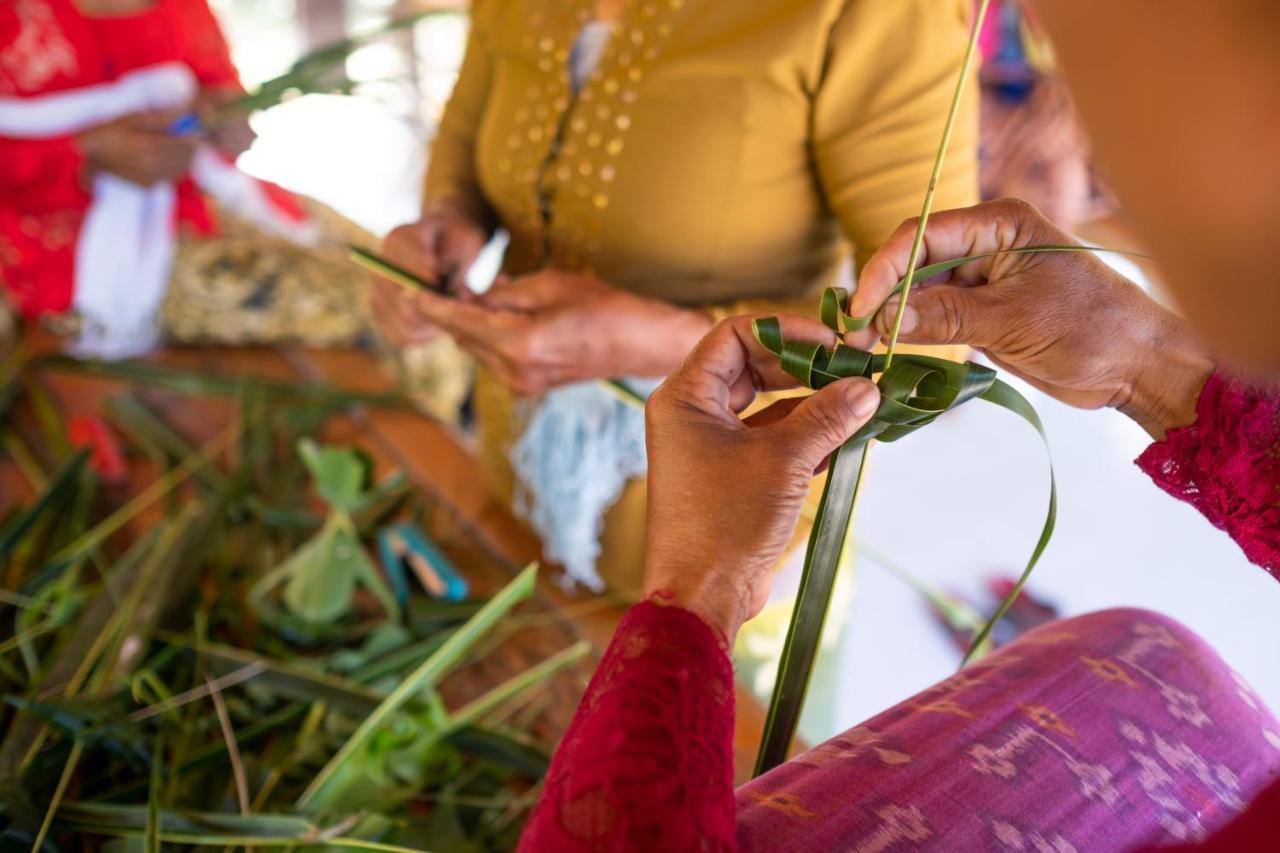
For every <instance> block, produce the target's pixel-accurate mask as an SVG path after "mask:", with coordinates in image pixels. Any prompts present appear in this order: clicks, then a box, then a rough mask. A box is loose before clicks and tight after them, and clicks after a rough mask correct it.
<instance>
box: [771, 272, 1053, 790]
mask: <svg viewBox="0 0 1280 853" xmlns="http://www.w3.org/2000/svg"><path fill="white" fill-rule="evenodd" d="M963 262H964V261H963V260H962V261H961V263H963ZM927 272H928V271H927V269H926V270H921V271H920V273H921V274H927ZM935 274H936V273H935ZM823 304H824V306H827V305H831V306H834V308H835V310H834V311H824V312H823V313H824V322H826V324H827V325H828V326H829V327H830V328H831V329H832V330H833V331H835V332H836V333H837V334H840V333H842V332H844V331H847V330H848V329H847V328H846V327H843V326H842V323H841V321H840V318H841V317H844V316H848V315H847V314H846V313H845V308H846V306H847V304H848V293H847V292H845V291H843V290H838V289H834V288H833V289H830V290H828V291H827V292H826V293H824V294H823ZM753 328H754V331H755V335H756V338H757V339H758V340H759V341H760V343H761V344H762V345H763V346H764V347H765V348H766V349H768V350H769V351H770V352H772V353H773V354H774V355H776V356H777V357H778V359H779V361H780V363H781V365H782V367H783V369H784V370H786V371H787V372H788V373H789V374H791V375H792V376H794V377H795V378H796V379H798V380H799V381H800V382H801V384H803V385H804V386H805V387H808V388H813V389H815V390H816V389H819V388H822V387H824V386H826V385H829V384H830V383H832V382H835V381H836V380H838V379H846V378H851V377H862V378H865V379H874V378H876V377H877V376H878V377H879V379H878V381H877V384H878V386H879V388H880V395H881V399H880V406H879V408H878V409H877V410H876V413H875V415H874V416H873V417H872V418H871V420H870V421H868V422H867V423H866V424H865V425H864V426H863V427H862V428H861V429H860V430H858V432H857V433H856V434H855V435H853V436H852V437H851V438H850V439H849V440H848V441H847V442H845V444H844V445H843V446H841V447H840V448H839V450H837V451H836V453H835V455H834V456H833V457H832V460H831V469H830V473H829V474H828V476H827V482H826V486H825V487H824V489H823V493H822V499H821V501H820V502H819V504H818V511H817V514H816V516H815V518H814V527H813V533H812V535H811V536H810V539H809V546H808V550H807V552H806V554H805V566H804V572H803V574H802V577H801V581H800V589H799V592H798V594H797V600H796V608H795V612H794V613H793V614H792V619H791V626H790V629H789V631H788V633H787V639H786V642H785V644H784V646H783V650H782V658H781V664H780V666H779V670H778V680H777V687H776V688H775V691H774V694H773V699H772V702H771V703H770V706H769V713H768V716H767V717H766V720H765V733H764V737H763V739H762V742H761V751H760V757H759V759H758V761H757V768H756V769H757V772H758V773H759V772H764V771H765V770H768V769H769V768H771V767H773V766H776V765H777V764H778V763H779V762H781V761H782V760H784V759H785V758H786V752H787V749H788V747H789V746H790V743H791V739H792V737H793V735H794V733H795V728H796V725H797V723H798V722H799V718H800V711H801V708H802V707H803V704H804V695H805V691H806V689H807V688H808V683H809V676H810V674H811V672H812V669H813V659H814V656H815V654H816V652H817V647H818V641H819V638H820V637H821V635H822V626H823V623H824V621H825V619H826V614H827V609H828V606H829V603H830V598H831V591H832V588H833V586H834V584H835V575H836V569H837V567H838V565H839V561H840V554H841V552H842V551H843V549H844V542H845V539H846V537H847V535H848V529H849V521H850V518H851V517H852V514H853V506H854V502H855V501H856V498H857V492H858V487H859V483H860V480H861V476H860V475H861V471H862V467H863V463H864V461H865V458H866V449H867V447H868V446H869V442H870V441H871V439H873V438H874V439H878V440H880V441H897V440H899V439H901V438H904V437H905V436H908V435H910V434H911V433H913V432H915V431H916V430H918V429H920V428H921V427H924V426H927V425H928V424H930V423H933V421H934V420H936V419H937V418H938V416H939V415H941V414H942V413H944V412H948V411H950V410H952V409H954V408H956V407H958V406H961V405H963V404H964V403H966V402H968V401H969V400H972V399H975V398H976V399H980V400H986V401H987V402H989V403H994V404H995V405H997V406H1000V407H1001V408H1003V409H1006V410H1008V411H1010V412H1013V413H1014V414H1016V415H1018V416H1019V417H1021V418H1022V419H1023V420H1025V421H1026V422H1027V423H1029V424H1030V425H1031V426H1032V427H1033V428H1034V429H1035V430H1036V433H1037V434H1038V435H1039V436H1040V438H1041V440H1042V441H1044V442H1045V446H1046V450H1047V447H1048V441H1047V439H1046V437H1045V434H1044V427H1043V426H1042V425H1041V423H1040V418H1039V417H1038V416H1037V415H1036V412H1035V409H1034V408H1032V406H1031V404H1030V403H1029V402H1028V401H1027V400H1026V398H1025V397H1023V396H1022V395H1021V394H1019V393H1018V392H1017V391H1016V390H1015V389H1014V388H1013V387H1011V386H1010V385H1008V384H1006V383H1005V382H1002V381H1001V380H1000V379H998V378H996V372H995V371H994V370H992V369H990V368H988V367H984V366H983V365H980V364H975V363H973V362H965V363H963V364H961V363H958V362H953V361H947V360H946V359H941V358H934V357H932V356H926V355H914V354H900V355H898V356H897V358H896V359H893V360H892V363H890V358H889V356H888V355H875V354H872V353H870V352H866V351H863V350H859V349H855V348H853V347H849V346H845V345H844V344H837V345H836V347H835V348H834V349H832V350H830V351H828V350H826V349H824V348H823V347H821V346H819V345H817V344H813V343H808V342H804V341H788V340H785V339H784V338H783V336H782V330H781V325H780V323H779V321H778V318H776V317H764V318H760V319H758V320H756V321H755V323H754V324H753ZM1049 471H1050V481H1049V483H1050V484H1049V506H1048V510H1047V512H1046V515H1045V521H1044V525H1043V527H1042V529H1041V533H1040V538H1039V540H1038V541H1037V542H1036V546H1035V549H1034V550H1033V552H1032V554H1031V558H1030V559H1029V560H1028V562H1027V565H1026V568H1025V569H1024V570H1023V573H1022V576H1021V577H1020V578H1019V581H1018V583H1017V585H1016V587H1015V589H1014V590H1013V592H1012V593H1011V594H1010V596H1009V597H1008V598H1006V599H1005V601H1004V602H1002V603H1001V606H1000V608H999V609H998V610H997V612H996V614H995V616H993V617H992V619H991V620H990V621H988V622H987V623H986V625H984V626H983V628H982V630H981V631H980V632H979V633H978V635H977V636H976V637H975V638H974V641H973V645H972V646H971V647H970V649H969V652H968V653H967V654H966V655H965V662H968V661H969V659H970V658H971V657H972V656H973V655H974V653H975V652H976V651H977V650H978V649H980V648H982V647H983V646H984V645H985V644H986V641H987V638H988V636H989V635H990V633H991V630H992V628H993V627H994V625H995V623H996V622H997V621H999V619H1000V618H1001V617H1003V616H1004V613H1005V611H1006V610H1007V609H1008V607H1009V606H1010V605H1011V604H1012V602H1013V600H1014V599H1015V598H1016V597H1017V595H1018V593H1020V592H1021V590H1022V586H1023V584H1025V583H1026V580H1027V578H1028V577H1029V576H1030V573H1031V571H1032V569H1033V568H1035V565H1036V563H1037V562H1038V561H1039V559H1040V556H1041V554H1043V553H1044V550H1045V548H1046V547H1047V546H1048V544H1049V539H1050V537H1051V536H1052V534H1053V527H1054V522H1055V520H1056V518H1057V491H1056V486H1055V481H1054V479H1053V467H1052V464H1050V468H1049Z"/></svg>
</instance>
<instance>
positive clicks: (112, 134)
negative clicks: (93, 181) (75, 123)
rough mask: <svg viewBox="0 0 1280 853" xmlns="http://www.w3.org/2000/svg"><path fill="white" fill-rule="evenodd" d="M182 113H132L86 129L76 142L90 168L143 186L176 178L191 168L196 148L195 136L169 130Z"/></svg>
mask: <svg viewBox="0 0 1280 853" xmlns="http://www.w3.org/2000/svg"><path fill="white" fill-rule="evenodd" d="M183 112H184V111H183V110H154V111H151V112H143V113H135V114H134V115H130V116H125V117H124V118H122V119H117V120H116V121H113V122H110V123H108V124H104V125H100V126H98V127H95V128H91V129H89V130H86V131H84V132H83V133H81V134H80V135H79V136H77V137H76V141H77V143H78V144H79V146H80V150H81V151H82V152H84V156H85V161H86V163H87V165H88V166H89V168H90V169H91V170H94V171H102V172H110V173H112V174H114V175H118V176H119V177H121V178H124V179H125V180H126V181H131V182H133V183H135V184H139V185H141V186H144V187H149V186H152V185H153V184H158V183H163V182H167V181H176V180H178V179H179V178H181V177H182V176H183V175H185V174H186V173H187V171H188V170H189V169H190V168H191V157H192V155H193V154H194V153H195V150H196V140H195V139H193V138H191V137H182V136H173V135H171V134H170V133H169V128H170V127H171V126H172V125H173V122H174V121H176V120H177V119H178V118H179V117H180V116H181V115H182V114H183Z"/></svg>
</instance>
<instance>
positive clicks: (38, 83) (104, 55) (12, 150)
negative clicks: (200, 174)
mask: <svg viewBox="0 0 1280 853" xmlns="http://www.w3.org/2000/svg"><path fill="white" fill-rule="evenodd" d="M170 61H180V62H184V63H186V64H187V66H188V67H190V68H191V70H192V72H193V73H194V74H195V76H196V79H197V80H198V81H199V82H200V84H201V85H202V86H205V87H209V88H226V87H235V88H239V86H240V81H239V76H238V75H237V74H236V69H235V66H234V65H233V64H232V62H231V54H230V51H229V49H228V47H227V43H226V41H225V40H224V38H223V36H222V31H221V30H220V29H219V27H218V23H217V21H216V20H215V18H214V17H213V13H212V12H211V11H210V9H209V6H208V4H207V3H206V0H157V2H156V3H155V5H154V6H152V7H151V8H149V9H146V10H144V11H142V12H138V13H135V14H130V15H122V16H117V17H110V18H89V17H86V16H85V15H83V14H81V13H80V12H79V11H78V10H77V9H76V7H75V4H74V2H73V0H12V2H6V3H0V98H12V97H18V98H34V97H39V96H41V95H45V94H50V93H54V92H60V91H65V90H67V89H75V88H80V87H84V86H89V85H93V84H96V83H103V82H107V81H110V80H113V79H115V78H116V77H118V76H120V75H121V74H123V73H125V72H127V71H132V70H134V69H136V68H144V67H146V66H150V65H155V64H157V63H161V62H170ZM81 161H82V158H81V155H80V152H79V151H78V150H77V148H76V145H75V141H74V139H72V138H70V137H58V138H53V139H12V138H6V137H4V136H0V164H3V165H2V166H0V282H2V283H3V284H4V286H5V287H6V289H7V290H8V292H9V295H10V297H11V298H12V299H13V300H14V302H15V303H16V305H17V307H18V309H19V310H20V311H21V312H22V313H23V315H24V316H27V317H35V316H38V315H40V314H43V313H46V312H59V311H64V310H66V309H67V307H68V306H69V305H70V303H71V294H72V287H73V281H74V269H75V245H76V240H77V239H78V237H79V233H80V224H81V222H82V221H83V219H84V216H85V212H86V210H87V209H88V207H89V193H88V190H87V189H86V185H85V184H84V182H83V181H82V180H81V166H82V162H81ZM178 194H179V195H178V218H179V220H180V221H182V222H184V223H187V224H188V225H190V226H191V227H193V228H194V229H195V230H197V231H198V232H206V231H208V230H210V229H211V228H212V218H211V214H210V212H209V210H208V208H207V207H206V205H205V203H204V201H203V200H202V199H201V197H200V196H199V194H198V193H197V192H196V190H195V187H194V186H193V185H192V184H191V182H190V181H184V182H182V184H180V185H179V187H178Z"/></svg>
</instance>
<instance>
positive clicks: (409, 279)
mask: <svg viewBox="0 0 1280 853" xmlns="http://www.w3.org/2000/svg"><path fill="white" fill-rule="evenodd" d="M347 257H348V258H349V259H350V261H351V262H352V263H353V264H355V265H356V266H358V267H364V268H365V269H366V270H368V271H369V272H372V273H374V274H376V275H380V276H382V277H383V278H385V279H386V280H387V281H390V282H393V283H395V284H398V285H400V286H401V287H403V288H405V289H406V290H412V291H416V290H426V291H430V292H431V293H437V294H439V293H441V290H440V288H439V287H438V286H436V285H434V284H432V283H431V282H429V281H427V280H426V279H424V278H421V277H419V276H416V275H414V274H413V273H411V272H409V271H408V270H406V269H405V268H404V267H401V266H397V265H396V264H393V263H392V262H391V261H389V260H387V259H386V258H383V257H380V256H378V255H376V254H374V253H373V252H371V251H369V250H368V249H365V248H361V247H360V246H347ZM597 384H598V385H599V386H600V387H601V388H603V389H604V390H605V391H608V392H609V393H610V394H612V395H613V396H615V397H617V398H618V399H619V400H621V401H622V402H624V403H626V404H627V405H629V406H635V407H637V408H640V409H643V408H644V403H645V398H644V397H643V396H642V395H640V394H637V393H636V392H635V391H633V390H631V387H630V386H628V385H627V383H625V382H622V381H621V380H618V379H600V380H597Z"/></svg>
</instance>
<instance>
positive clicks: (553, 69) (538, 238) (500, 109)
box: [426, 0, 977, 578]
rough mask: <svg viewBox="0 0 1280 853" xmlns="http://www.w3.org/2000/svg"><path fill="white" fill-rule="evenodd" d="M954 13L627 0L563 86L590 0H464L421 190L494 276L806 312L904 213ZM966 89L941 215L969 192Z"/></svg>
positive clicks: (946, 69) (959, 46) (629, 544)
mask: <svg viewBox="0 0 1280 853" xmlns="http://www.w3.org/2000/svg"><path fill="white" fill-rule="evenodd" d="M970 6H971V4H970V2H969V0H630V2H628V3H627V4H626V5H625V7H624V11H623V13H622V17H621V19H620V20H619V21H618V22H617V24H616V26H615V27H614V28H613V33H612V36H611V38H610V40H609V42H608V45H607V47H606V48H605V52H604V54H603V55H602V56H601V58H600V61H599V64H598V65H597V67H596V68H595V70H594V72H593V73H592V74H591V76H590V77H589V78H588V79H587V80H586V81H585V83H584V84H583V86H582V88H581V89H580V90H579V91H577V92H576V93H575V91H574V88H573V86H572V84H571V80H570V75H569V67H568V65H569V58H570V53H571V51H572V50H573V45H574V42H575V40H576V39H577V37H578V34H579V33H580V32H581V30H582V27H583V26H584V24H586V23H587V22H588V21H590V20H591V19H592V16H593V8H594V0H476V2H475V4H474V8H473V13H472V27H471V32H470V36H469V39H468V45H467V50H466V55H465V58H464V60H463V64H462V68H461V71H460V75H459V78H458V82H457V85H456V87H455V90H454V93H453V96H452V98H451V100H450V101H449V104H448V106H447V107H446V109H445V112H444V115H443V117H442V119H441V124H440V129H439V134H438V136H437V138H436V140H435V142H434V143H433V147H432V153H431V162H430V167H429V169H428V174H427V181H426V194H427V197H428V198H429V199H431V200H438V201H448V202H450V203H452V204H454V205H457V206H459V207H461V208H462V209H463V210H465V211H467V212H468V213H470V214H471V215H472V216H474V217H475V218H476V219H477V220H478V221H481V222H485V223H487V224H489V225H494V226H496V225H502V226H503V227H505V228H506V229H507V230H508V231H509V232H510V234H511V245H510V247H509V249H508V252H507V257H506V260H505V269H506V272H508V273H510V274H516V275H518V274H522V273H527V272H531V271H534V270H536V269H540V268H543V267H553V268H559V269H566V270H571V271H579V272H588V273H591V274H594V275H596V276H597V277H599V278H600V279H602V280H604V281H606V282H609V283H610V284H613V285H615V286H618V287H621V288H623V289H626V290H628V291H631V292H634V293H637V294H641V295H644V296H648V297H652V298H657V299H663V300H667V301H670V302H674V303H678V304H681V305H685V306H697V307H700V308H702V309H704V310H707V311H709V312H710V313H712V314H713V315H727V314H733V313H742V312H745V311H761V310H767V311H777V310H791V311H794V312H799V313H805V314H812V313H813V312H814V310H815V309H816V296H817V294H818V293H819V292H820V291H821V288H822V287H824V286H826V285H828V284H831V283H832V282H833V281H834V279H835V276H836V274H837V272H838V270H839V268H840V265H841V263H842V261H843V260H844V259H845V258H847V256H848V253H849V247H852V250H853V252H854V254H855V257H856V259H857V260H858V261H863V260H865V259H866V258H867V257H869V255H870V254H871V253H872V252H874V250H875V249H876V248H877V247H878V246H879V244H880V243H881V242H882V241H883V240H884V239H885V238H887V237H888V236H889V234H890V233H891V232H892V231H893V229H894V228H895V227H896V226H897V225H898V224H899V223H900V222H902V221H903V220H904V219H906V218H908V217H910V216H912V215H914V214H916V213H917V212H918V206H919V201H920V198H921V193H922V192H923V190H924V188H925V186H926V185H927V183H928V178H929V172H930V169H931V167H932V163H933V157H934V154H935V153H936V150H937V143H938V138H939V135H940V132H941V128H942V124H943V121H944V119H945V115H946V112H947V108H948V106H949V104H950V99H951V95H952V92H953V90H954V86H955V81H956V75H957V73H958V70H959V67H960V64H961V59H962V55H963V52H964V48H965V41H966V33H967V26H968V21H969V15H970ZM969 93H970V95H971V97H969V98H968V99H967V100H966V102H965V104H964V109H963V112H962V114H961V117H960V120H959V122H958V124H957V127H956V132H955V137H954V140H953V143H952V147H951V151H950V154H949V159H948V163H949V166H948V168H947V170H946V171H945V172H944V174H943V178H942V181H941V183H940V185H939V187H938V196H937V207H938V208H939V209H942V208H946V207H956V206H962V205H967V204H972V203H974V202H975V201H976V200H977V150H976V149H977V126H976V124H977V106H976V104H977V102H976V94H977V92H976V86H971V87H969ZM511 408H512V407H511V401H510V398H509V397H508V396H507V394H506V392H505V391H504V390H503V389H501V388H499V387H497V384H496V383H495V382H494V381H493V380H492V379H491V378H490V377H486V376H484V375H483V373H482V375H481V376H480V377H478V380H477V411H478V414H479V417H480V420H481V431H482V440H483V443H484V445H485V447H484V454H483V455H484V457H485V458H484V462H485V468H486V474H487V475H488V476H489V479H490V480H491V484H492V485H494V486H495V487H496V488H497V489H499V490H500V491H503V492H509V491H510V489H511V476H510V471H509V470H508V469H507V467H506V461H505V451H506V448H507V447H508V446H509V444H510V442H511V440H512V436H513V435H514V434H516V430H518V429H519V426H518V425H515V424H512V423H511V417H512V413H511ZM642 494H643V492H642V490H641V488H640V485H639V484H637V485H636V487H635V488H633V489H629V490H628V493H627V494H625V495H624V497H623V499H622V501H620V503H619V506H617V507H615V510H614V511H613V512H611V514H610V516H609V518H608V519H607V520H606V530H605V536H604V542H603V544H604V547H605V553H604V555H603V556H602V558H601V561H600V567H601V572H602V574H604V575H605V576H606V578H609V577H610V576H614V577H617V576H619V574H621V575H622V576H625V577H630V576H632V575H634V571H632V570H630V569H620V568H618V567H617V566H612V565H611V563H633V564H634V563H636V562H637V561H638V560H639V556H640V550H641V548H640V542H641V541H642V540H641V535H642V527H643V524H642V518H643V513H642V512H640V508H641V507H642V503H643V502H642ZM620 516H628V517H631V520H630V521H628V522H625V523H624V522H622V521H621V520H620ZM623 528H625V529H623ZM611 551H622V552H626V553H623V554H617V555H611V553H610V552H611Z"/></svg>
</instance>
